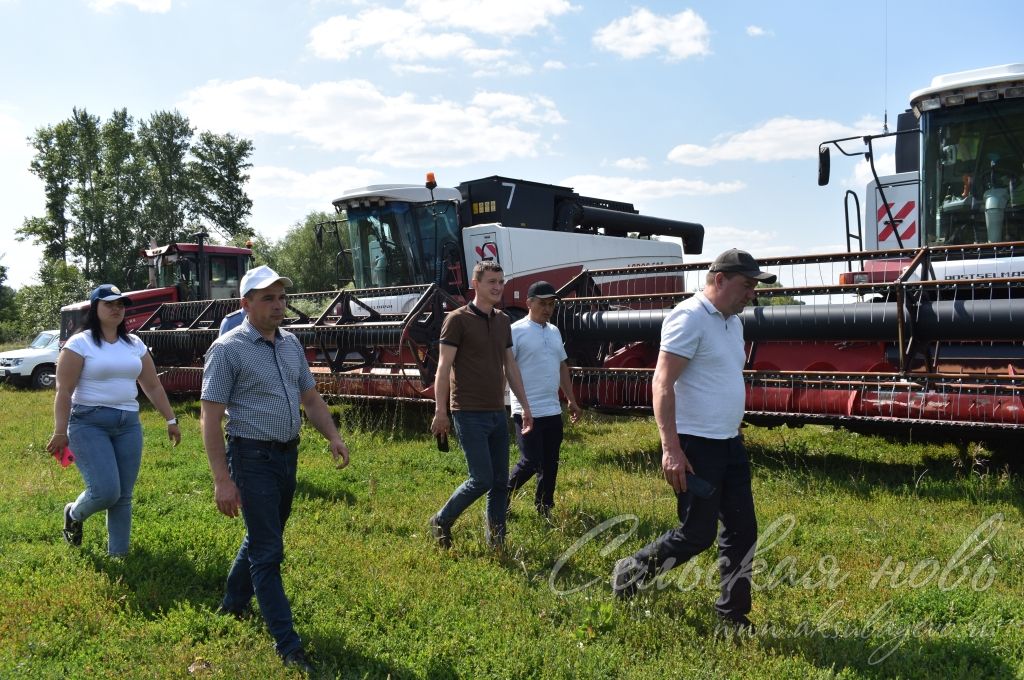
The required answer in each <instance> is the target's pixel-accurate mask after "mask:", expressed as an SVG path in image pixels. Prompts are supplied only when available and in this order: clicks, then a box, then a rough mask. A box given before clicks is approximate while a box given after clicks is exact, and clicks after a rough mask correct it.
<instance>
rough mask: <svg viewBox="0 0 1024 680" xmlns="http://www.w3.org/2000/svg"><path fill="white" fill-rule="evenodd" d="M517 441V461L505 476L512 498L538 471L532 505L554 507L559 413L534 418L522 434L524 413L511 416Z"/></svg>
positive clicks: (560, 422) (559, 440)
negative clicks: (530, 427)
mask: <svg viewBox="0 0 1024 680" xmlns="http://www.w3.org/2000/svg"><path fill="white" fill-rule="evenodd" d="M512 419H513V421H514V422H515V428H516V444H518V445H519V462H518V463H516V466H515V467H514V468H512V474H511V475H509V478H508V495H509V497H510V498H511V496H512V494H513V493H515V492H516V490H518V489H519V488H520V487H521V486H523V485H524V484H526V482H528V481H529V480H530V477H533V476H534V475H537V492H536V494H534V500H533V502H534V505H536V506H537V509H538V510H540V511H542V512H543V511H545V510H549V509H551V508H553V507H555V480H556V479H557V477H558V450H559V449H560V448H561V446H562V416H561V414H559V415H557V416H543V417H541V418H534V419H533V429H532V430H530V432H529V433H528V434H526V435H524V434H523V417H522V416H521V415H518V414H516V415H514V416H512Z"/></svg>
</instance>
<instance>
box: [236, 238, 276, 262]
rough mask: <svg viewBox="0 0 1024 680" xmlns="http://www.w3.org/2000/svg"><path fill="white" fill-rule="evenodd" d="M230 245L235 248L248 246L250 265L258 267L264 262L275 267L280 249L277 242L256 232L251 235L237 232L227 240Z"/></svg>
mask: <svg viewBox="0 0 1024 680" xmlns="http://www.w3.org/2000/svg"><path fill="white" fill-rule="evenodd" d="M228 243H229V244H230V245H233V246H235V247H237V248H249V249H251V250H252V266H253V267H258V266H260V265H261V264H265V265H267V266H268V267H270V268H271V269H277V255H278V252H279V251H280V249H281V246H280V244H279V243H277V242H275V241H272V240H270V239H269V238H267V237H266V236H265V235H263V234H260V233H256V234H253V235H251V236H246V235H244V234H238V235H237V236H233V237H232V238H231V239H229V240H228Z"/></svg>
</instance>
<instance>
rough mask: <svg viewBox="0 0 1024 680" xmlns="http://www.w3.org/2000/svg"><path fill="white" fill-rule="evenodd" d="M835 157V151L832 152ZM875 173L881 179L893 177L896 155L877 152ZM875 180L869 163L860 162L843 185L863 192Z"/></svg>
mask: <svg viewBox="0 0 1024 680" xmlns="http://www.w3.org/2000/svg"><path fill="white" fill-rule="evenodd" d="M832 154H833V156H834V155H835V151H834V150H833V152H832ZM875 172H877V173H878V176H879V177H883V176H885V175H892V174H894V173H895V172H896V154H895V152H893V153H881V154H880V153H879V151H878V150H876V151H875ZM874 181H875V178H874V177H873V176H872V175H871V168H870V167H869V166H868V162H867V161H864V160H862V161H860V162H858V163H857V164H856V165H855V166H854V168H853V172H852V174H851V175H850V177H849V178H848V179H847V180H846V181H845V182H844V183H843V184H844V185H845V186H846V187H848V188H850V189H853V190H854V191H857V192H858V193H859V192H862V191H864V187H866V186H867V185H868V182H874Z"/></svg>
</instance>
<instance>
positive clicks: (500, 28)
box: [405, 0, 579, 36]
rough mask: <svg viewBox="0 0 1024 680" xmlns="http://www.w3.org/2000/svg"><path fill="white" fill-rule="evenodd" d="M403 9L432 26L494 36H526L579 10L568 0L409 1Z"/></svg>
mask: <svg viewBox="0 0 1024 680" xmlns="http://www.w3.org/2000/svg"><path fill="white" fill-rule="evenodd" d="M405 6H406V7H408V8H409V9H410V10H413V11H414V12H415V13H416V14H417V15H418V16H419V17H421V18H422V19H425V20H427V21H429V22H430V23H433V24H438V25H442V26H457V27H459V28H464V29H467V30H470V31H473V32H475V33H483V34H486V35H497V36H520V35H527V34H530V33H533V32H534V31H535V30H537V29H538V28H546V27H548V26H550V25H551V19H552V18H554V17H559V16H562V15H563V14H567V13H569V12H574V11H577V10H579V7H574V6H573V5H572V3H570V2H568V1H567V0H516V1H515V2H508V0H408V1H407V2H406V4H405Z"/></svg>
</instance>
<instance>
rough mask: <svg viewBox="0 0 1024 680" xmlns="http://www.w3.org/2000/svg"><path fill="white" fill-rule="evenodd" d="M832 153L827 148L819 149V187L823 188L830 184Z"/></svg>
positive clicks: (821, 147) (820, 147)
mask: <svg viewBox="0 0 1024 680" xmlns="http://www.w3.org/2000/svg"><path fill="white" fill-rule="evenodd" d="M830 154H831V152H830V151H829V148H828V147H827V146H819V147H818V186H819V187H823V186H825V185H826V184H828V175H829V172H830V171H831V169H832V168H831V166H832V157H831V155H830Z"/></svg>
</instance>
